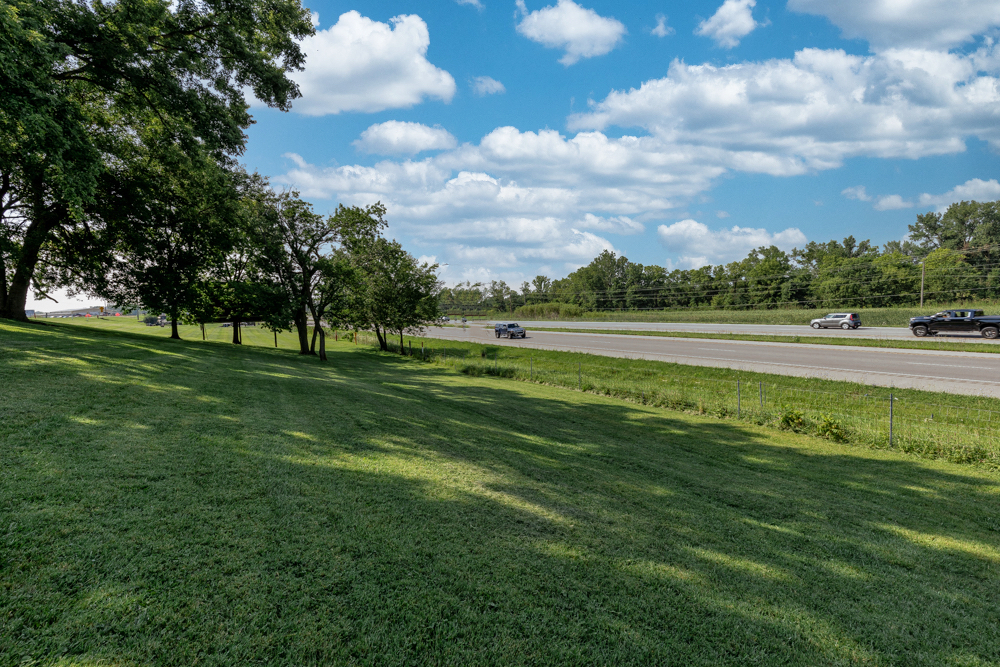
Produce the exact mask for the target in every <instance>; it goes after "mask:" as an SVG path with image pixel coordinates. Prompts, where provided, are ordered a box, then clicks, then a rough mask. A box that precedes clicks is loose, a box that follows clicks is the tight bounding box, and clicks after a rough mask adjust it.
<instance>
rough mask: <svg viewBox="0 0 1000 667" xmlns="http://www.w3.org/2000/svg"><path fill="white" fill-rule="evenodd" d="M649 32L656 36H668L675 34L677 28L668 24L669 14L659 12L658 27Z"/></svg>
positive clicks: (657, 16)
mask: <svg viewBox="0 0 1000 667" xmlns="http://www.w3.org/2000/svg"><path fill="white" fill-rule="evenodd" d="M649 32H650V34H652V35H654V36H656V37H666V36H668V35H672V34H674V32H675V30H674V29H673V28H671V27H670V26H668V25H667V16H666V15H665V14H657V15H656V27H654V28H653V29H652V30H650V31H649Z"/></svg>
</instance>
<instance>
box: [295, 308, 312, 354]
mask: <svg viewBox="0 0 1000 667" xmlns="http://www.w3.org/2000/svg"><path fill="white" fill-rule="evenodd" d="M295 331H296V333H298V335H299V354H309V325H308V324H306V309H305V308H300V309H299V310H298V312H296V313H295Z"/></svg>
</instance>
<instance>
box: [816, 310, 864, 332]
mask: <svg viewBox="0 0 1000 667" xmlns="http://www.w3.org/2000/svg"><path fill="white" fill-rule="evenodd" d="M809 326H811V327H812V328H813V329H828V328H830V327H834V328H837V329H857V328H858V327H860V326H861V316H860V315H858V314H857V313H830V314H829V315H827V316H826V317H820V318H817V319H815V320H812V321H810V322H809Z"/></svg>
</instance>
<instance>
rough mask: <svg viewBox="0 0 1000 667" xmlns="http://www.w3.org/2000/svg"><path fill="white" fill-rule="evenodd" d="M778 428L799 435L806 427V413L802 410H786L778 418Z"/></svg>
mask: <svg viewBox="0 0 1000 667" xmlns="http://www.w3.org/2000/svg"><path fill="white" fill-rule="evenodd" d="M778 426H779V428H782V429H784V430H786V431H795V432H796V433H798V432H799V431H801V430H803V429H804V428H805V427H806V419H805V413H804V412H802V411H801V410H785V411H784V412H782V413H781V415H780V416H779V417H778Z"/></svg>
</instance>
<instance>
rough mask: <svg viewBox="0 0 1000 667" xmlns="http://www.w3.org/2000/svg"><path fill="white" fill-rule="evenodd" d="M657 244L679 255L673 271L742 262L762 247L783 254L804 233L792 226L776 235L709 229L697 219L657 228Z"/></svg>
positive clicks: (751, 230) (799, 241)
mask: <svg viewBox="0 0 1000 667" xmlns="http://www.w3.org/2000/svg"><path fill="white" fill-rule="evenodd" d="M656 231H657V235H658V236H659V237H660V242H661V243H662V244H663V246H664V247H665V248H666V249H667V250H668V251H669V252H671V253H674V254H676V255H678V256H679V259H678V260H677V262H676V268H688V269H693V268H698V267H699V266H705V265H706V264H721V263H725V262H731V261H735V260H739V259H742V258H744V257H746V256H747V254H748V253H749V252H750V251H751V250H753V249H755V248H759V247H761V246H772V245H774V246H777V247H779V248H781V249H782V250H785V251H786V252H787V251H789V250H791V249H792V248H794V247H796V246H800V245H803V244H804V243H806V241H807V239H806V236H805V234H803V233H802V232H801V231H800V230H798V229H796V228H795V227H790V228H788V229H785V230H783V231H780V232H777V233H771V232H769V231H767V230H766V229H756V228H752V227H738V226H733V227H731V228H728V229H717V230H712V229H709V228H708V225H705V224H704V223H701V222H698V221H697V220H691V219H687V220H681V221H680V222H675V223H673V224H672V225H660V226H659V227H658V228H657V230H656Z"/></svg>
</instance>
